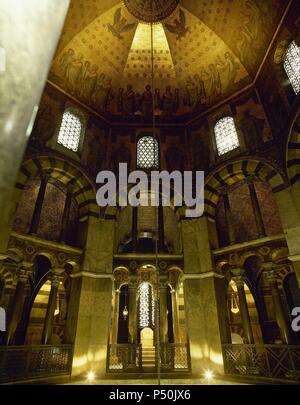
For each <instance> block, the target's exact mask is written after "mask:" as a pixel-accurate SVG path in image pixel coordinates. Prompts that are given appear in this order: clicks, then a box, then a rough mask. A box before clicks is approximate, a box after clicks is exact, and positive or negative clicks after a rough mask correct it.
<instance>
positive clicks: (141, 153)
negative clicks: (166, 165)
mask: <svg viewBox="0 0 300 405" xmlns="http://www.w3.org/2000/svg"><path fill="white" fill-rule="evenodd" d="M137 167H138V168H140V169H158V167H159V157H158V142H157V140H156V139H154V138H153V137H152V136H143V137H142V138H141V139H140V140H139V141H138V144H137Z"/></svg>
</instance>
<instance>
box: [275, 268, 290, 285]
mask: <svg viewBox="0 0 300 405" xmlns="http://www.w3.org/2000/svg"><path fill="white" fill-rule="evenodd" d="M291 273H293V269H292V267H291V266H289V265H286V266H283V267H282V268H281V269H280V270H279V271H277V272H276V280H277V284H278V287H279V288H283V281H284V279H285V278H286V277H287V276H288V275H289V274H291Z"/></svg>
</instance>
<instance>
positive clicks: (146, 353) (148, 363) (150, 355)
mask: <svg viewBox="0 0 300 405" xmlns="http://www.w3.org/2000/svg"><path fill="white" fill-rule="evenodd" d="M155 364H156V358H155V347H143V348H142V366H143V369H154V368H155Z"/></svg>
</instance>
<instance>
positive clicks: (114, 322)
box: [111, 288, 120, 345]
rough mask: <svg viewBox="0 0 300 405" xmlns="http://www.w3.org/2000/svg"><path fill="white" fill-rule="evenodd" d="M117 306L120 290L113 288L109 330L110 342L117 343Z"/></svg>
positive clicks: (118, 304)
mask: <svg viewBox="0 0 300 405" xmlns="http://www.w3.org/2000/svg"><path fill="white" fill-rule="evenodd" d="M119 307H120V290H119V288H117V289H115V292H114V308H113V317H112V330H111V344H112V345H116V344H117V343H118V330H119Z"/></svg>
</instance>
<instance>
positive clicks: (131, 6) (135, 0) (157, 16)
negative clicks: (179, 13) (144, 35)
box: [123, 0, 179, 23]
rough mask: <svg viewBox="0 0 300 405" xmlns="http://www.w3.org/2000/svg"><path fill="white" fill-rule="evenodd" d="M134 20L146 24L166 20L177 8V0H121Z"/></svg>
mask: <svg viewBox="0 0 300 405" xmlns="http://www.w3.org/2000/svg"><path fill="white" fill-rule="evenodd" d="M123 1H124V4H125V6H126V7H127V10H128V11H129V12H130V14H132V15H133V16H134V17H135V18H137V19H138V20H140V21H143V22H146V23H157V22H160V21H162V20H165V19H166V18H168V17H169V16H170V15H171V14H172V13H173V12H174V11H175V10H176V8H177V6H178V4H179V0H123Z"/></svg>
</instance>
